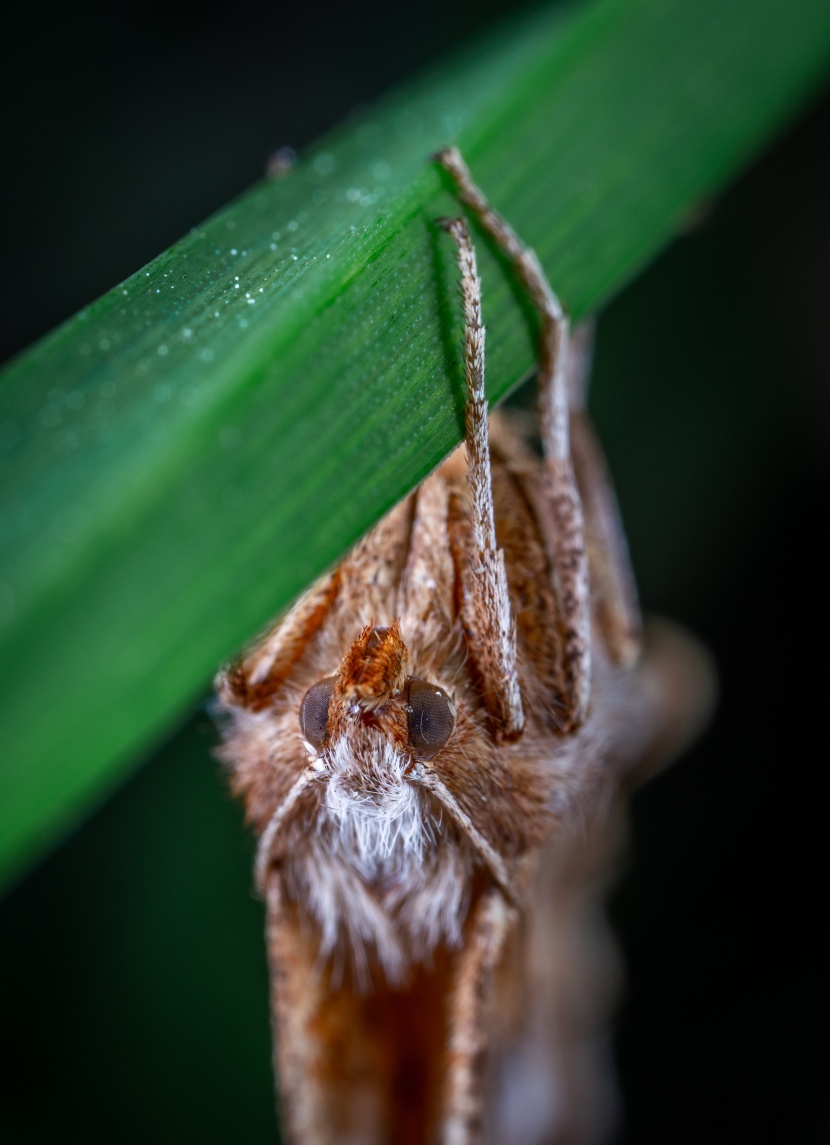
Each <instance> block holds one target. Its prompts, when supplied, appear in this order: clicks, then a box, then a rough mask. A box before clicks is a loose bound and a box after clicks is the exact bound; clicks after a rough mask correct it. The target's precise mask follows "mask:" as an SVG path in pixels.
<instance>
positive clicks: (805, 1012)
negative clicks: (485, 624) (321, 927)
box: [0, 0, 830, 1145]
mask: <svg viewBox="0 0 830 1145" xmlns="http://www.w3.org/2000/svg"><path fill="white" fill-rule="evenodd" d="M508 8H509V5H508V4H507V3H506V2H504V0H488V2H487V3H485V4H479V5H478V8H477V11H476V14H475V18H474V19H473V18H472V17H471V14H470V10H469V8H467V7H466V6H464V5H462V4H458V5H455V6H453V5H447V4H443V5H442V4H438V3H437V2H435V0H425V2H423V3H419V4H418V5H417V7H416V6H414V5H407V4H403V5H401V6H399V7H395V8H393V7H392V6H389V7H386V6H385V5H381V4H379V3H374V4H370V3H367V4H364V5H359V6H356V5H351V6H348V7H347V6H345V5H331V6H330V7H325V6H320V5H305V6H296V7H288V6H280V5H279V4H276V5H273V6H272V7H271V8H270V9H269V11H268V13H267V14H266V13H263V12H261V11H259V10H257V9H254V8H250V7H248V6H247V5H245V4H236V5H221V6H220V5H211V4H202V5H199V6H198V7H195V6H194V7H190V6H188V5H187V4H183V3H175V2H174V3H170V4H165V5H161V4H144V5H142V6H141V7H140V9H139V8H138V7H130V6H118V7H117V8H116V7H115V6H113V7H112V9H111V10H106V11H104V10H101V11H94V10H92V9H89V8H70V7H66V8H65V9H60V10H58V9H55V10H50V13H49V16H48V20H47V18H46V16H45V14H44V13H43V11H42V10H40V9H35V8H34V7H32V8H31V10H23V11H21V12H20V14H19V15H20V23H19V25H18V31H17V33H16V35H15V38H14V41H13V44H11V45H10V46H11V47H12V49H13V50H12V57H13V58H11V59H9V60H8V62H7V66H6V67H5V69H4V73H3V76H2V82H3V84H4V85H8V90H7V92H6V93H5V100H4V103H5V106H6V107H7V109H9V112H10V114H9V115H8V116H7V122H6V127H5V129H4V137H3V159H4V164H3V165H4V169H5V171H6V177H5V180H4V186H3V204H2V205H3V210H2V225H3V231H4V236H3V245H4V255H5V259H4V261H5V273H4V276H3V277H4V279H5V284H4V285H5V298H4V302H3V316H4V321H3V324H2V332H0V337H2V356H3V358H6V357H8V356H9V355H10V354H12V353H14V352H16V351H17V350H19V349H22V348H23V347H25V346H26V345H27V344H28V343H29V342H31V341H32V340H33V339H34V338H36V337H38V336H39V335H41V334H43V333H45V332H46V331H47V330H49V329H50V328H51V327H52V326H54V325H55V324H56V323H57V322H59V321H61V320H62V319H64V318H66V317H68V316H69V315H71V314H72V313H73V312H74V311H75V310H77V309H78V308H80V307H81V306H82V305H83V304H85V303H87V302H89V301H90V300H91V299H92V298H94V297H95V296H96V295H98V294H100V293H102V292H103V291H105V290H106V289H108V288H109V287H110V286H112V285H113V284H114V283H116V282H118V281H119V280H120V279H122V278H123V277H125V276H126V275H128V274H129V273H131V272H132V271H133V270H135V269H137V268H138V267H139V266H140V265H142V264H143V263H144V262H146V261H148V260H149V259H150V258H151V257H153V256H154V255H156V254H157V253H158V252H159V251H161V250H162V249H164V248H165V247H166V246H168V245H170V243H172V242H173V241H174V240H176V239H177V238H179V237H180V236H181V235H182V234H183V233H185V232H186V231H187V230H188V229H189V228H190V227H191V226H193V225H194V224H196V223H198V222H200V221H201V220H202V219H203V218H205V217H206V216H207V215H208V214H210V213H211V212H212V211H214V210H215V209H217V208H219V207H221V206H222V205H223V204H224V203H225V202H226V201H227V200H228V199H229V198H230V197H232V196H233V195H235V194H237V193H239V192H241V191H242V190H244V189H245V188H246V187H247V186H248V185H249V184H250V183H252V182H253V181H255V180H256V179H257V178H258V177H259V176H260V173H261V171H262V168H263V164H264V161H265V158H266V156H267V155H268V153H269V152H271V151H272V150H274V149H275V148H276V147H278V146H280V145H283V144H292V145H294V146H296V147H302V146H303V145H305V144H307V143H309V142H311V141H312V140H313V139H314V138H315V137H316V136H317V135H318V134H320V133H321V132H323V131H324V130H326V129H328V128H329V127H331V126H334V125H336V124H337V123H338V122H339V121H340V120H342V119H343V117H344V116H345V115H346V114H347V113H348V112H349V111H351V110H352V109H353V108H354V107H355V106H357V105H359V104H360V103H361V102H364V101H366V100H369V99H371V98H373V97H374V96H376V95H378V94H380V93H381V92H383V91H384V90H385V89H386V88H387V87H388V86H389V85H390V84H392V83H394V82H396V81H399V80H401V79H403V78H405V77H406V76H407V75H409V74H411V73H412V72H413V71H415V70H416V69H417V68H419V67H420V66H423V65H424V64H426V63H428V62H429V61H431V60H432V59H434V58H436V57H437V56H438V55H440V54H441V53H443V52H444V51H446V50H447V49H448V48H451V47H452V46H453V45H454V44H456V43H459V42H461V41H463V40H464V39H465V38H466V37H467V36H468V35H470V34H471V33H473V32H474V31H475V30H476V28H479V27H482V26H484V25H485V24H487V23H488V22H489V21H490V20H491V19H492V18H494V17H495V16H496V15H498V13H499V12H503V11H505V10H507V9H508ZM828 129H830V103H828V101H827V99H826V98H825V100H824V102H822V103H819V104H817V105H815V106H814V107H813V109H812V110H811V111H809V112H808V113H807V114H806V115H805V116H804V117H803V118H802V119H801V120H800V121H799V122H798V123H796V124H795V125H794V126H793V128H792V129H791V130H790V132H789V134H787V135H786V136H784V137H783V138H781V139H780V140H779V141H778V143H777V144H776V145H775V146H774V147H773V148H771V149H770V150H769V152H768V153H767V154H766V155H764V156H762V157H760V158H759V159H758V160H757V161H756V163H755V165H754V166H753V167H752V168H751V169H750V170H749V171H747V172H746V173H745V174H744V176H743V177H742V178H741V179H740V181H739V182H738V183H736V184H735V185H734V186H733V188H732V189H731V190H730V191H729V192H728V193H727V194H726V195H725V196H724V197H723V198H722V199H721V200H719V201H718V202H716V203H713V204H710V205H709V209H708V211H707V212H706V214H705V215H704V217H703V219H702V221H701V223H700V224H699V225H698V226H697V228H696V229H695V230H693V231H691V232H690V233H689V234H687V235H685V236H684V237H682V238H681V239H679V240H678V241H677V242H676V243H675V244H674V246H673V247H672V248H671V249H669V250H668V251H667V252H665V253H664V254H663V255H662V256H661V257H660V259H659V260H657V262H656V263H655V264H654V265H653V266H652V267H651V268H650V269H649V270H648V271H647V272H646V273H645V274H644V275H642V276H641V277H640V279H639V280H638V281H637V282H636V283H635V284H633V285H632V286H631V287H629V288H628V289H627V290H626V291H625V292H624V293H622V294H621V295H620V296H619V297H618V298H617V299H615V300H614V301H613V302H612V303H611V304H610V305H609V306H608V307H607V310H606V312H605V315H604V318H603V321H602V323H601V326H600V332H599V345H598V352H597V362H596V370H595V382H594V391H593V399H592V405H593V408H594V411H595V416H596V420H597V422H598V425H599V428H600V431H601V434H602V436H603V439H604V441H605V442H606V446H607V449H608V453H609V456H610V460H611V464H612V468H613V470H614V473H615V476H616V479H617V483H618V486H619V491H620V497H621V501H622V504H623V510H624V514H625V517H626V521H627V524H628V529H629V535H630V540H631V546H632V552H633V557H634V561H635V565H636V567H637V571H638V576H639V580H640V585H641V590H642V596H643V599H644V602H645V604H646V606H647V607H648V608H650V609H652V610H658V611H662V612H665V613H667V614H669V615H672V616H675V617H677V618H679V619H681V620H683V621H684V622H685V623H686V624H687V625H689V627H691V628H692V629H693V630H695V631H696V632H698V633H699V634H700V635H701V636H702V637H703V638H704V639H705V640H706V642H707V643H708V644H709V646H710V648H711V649H712V650H713V652H714V654H715V657H716V659H717V662H718V666H719V671H720V675H721V701H720V706H719V710H718V714H717V717H716V720H715V722H714V724H713V726H712V728H711V729H710V731H709V732H708V734H707V736H706V737H705V739H704V740H703V741H702V742H701V743H700V744H699V745H698V746H697V747H696V748H695V750H694V751H693V752H692V753H690V754H689V755H688V756H687V757H686V758H685V759H684V760H683V761H681V762H680V763H678V764H677V765H676V766H675V767H674V768H673V769H672V770H670V771H668V772H667V773H666V774H664V775H663V776H661V777H659V778H658V779H657V780H656V781H654V782H652V784H651V785H650V786H649V787H647V788H645V789H644V790H643V791H642V792H640V793H639V794H638V795H637V796H636V798H635V800H634V805H633V810H632V831H631V841H630V845H629V853H628V858H627V861H626V867H625V871H624V872H623V877H622V879H621V881H620V883H619V885H618V889H617V890H616V892H615V893H614V895H613V898H612V901H611V915H612V918H613V922H614V925H615V928H616V931H617V934H618V936H619V940H620V942H621V944H622V948H623V951H624V960H625V965H626V973H627V981H628V985H627V992H626V997H625V1000H624V1002H623V1005H622V1009H621V1013H620V1017H619V1022H618V1037H617V1053H618V1068H619V1072H620V1075H621V1079H622V1086H623V1094H624V1098H623V1104H624V1111H625V1123H624V1127H623V1129H622V1130H621V1135H620V1140H621V1141H625V1142H652V1141H654V1142H661V1143H662V1142H680V1143H684V1142H689V1143H691V1142H699V1141H701V1140H706V1141H727V1140H730V1141H731V1140H752V1141H754V1142H766V1141H770V1142H773V1141H775V1142H780V1141H787V1142H791V1141H799V1142H801V1141H804V1142H819V1141H825V1140H829V1139H830V1113H828V1104H827V1099H826V1088H827V1077H828V1075H829V1074H830V1062H828V1049H827V1039H826V1036H825V1030H826V1026H827V1023H828V1016H830V1015H829V1013H828V1011H829V1010H830V1007H828V985H827V963H828V954H830V950H828V945H830V944H828V939H827V933H826V923H825V925H824V926H822V923H824V916H825V915H826V900H827V891H826V878H827V875H826V872H827V867H826V862H825V857H826V835H827V827H826V822H827V817H828V816H827V811H826V803H825V797H823V796H822V795H821V791H822V790H823V785H822V775H823V772H824V771H825V770H826V768H827V760H826V757H827V750H826V747H825V746H824V728H825V711H826V704H825V690H826V684H825V672H824V663H825V659H824V655H825V653H824V648H825V642H826V637H825V635H824V634H825V632H826V627H825V624H824V611H825V608H824V601H825V596H826V585H827V573H826V568H825V564H824V562H823V560H822V558H821V557H820V553H819V541H820V537H821V536H822V534H824V535H826V533H827V527H826V512H827V497H826V493H827V481H828V463H827V456H828V451H827V446H828V428H829V427H830V416H829V415H830V397H828V394H829V393H830V391H828V386H827V379H828V366H830V338H829V337H828V301H829V299H828V267H830V222H828V203H830V178H828V169H827V163H826V155H827V151H828V147H827V141H828V138H830V132H829V131H828ZM678 145H679V146H681V145H682V141H680V140H679V141H678ZM44 705H45V710H44V718H48V699H46V700H45V701H44ZM213 742H214V733H213V731H212V729H211V726H210V723H209V720H208V719H207V717H206V716H204V715H203V714H201V713H197V714H196V715H195V716H194V717H193V719H192V720H191V721H190V723H188V724H187V725H186V726H185V727H183V728H182V729H181V730H180V731H179V732H178V733H177V734H176V735H174V736H173V738H172V739H171V741H170V742H169V743H168V744H167V745H166V746H164V747H163V748H162V749H161V750H160V751H159V752H158V754H157V755H156V757H155V758H154V759H152V760H151V761H150V762H149V763H148V764H147V766H146V767H145V768H144V769H143V770H142V771H140V772H139V773H138V774H137V775H136V776H135V777H134V778H133V779H132V780H130V781H129V782H128V783H127V784H126V785H125V786H124V787H123V788H122V789H121V791H120V792H119V793H118V794H117V795H116V796H115V797H114V798H113V799H112V800H111V801H110V802H109V803H108V804H107V805H106V806H105V807H104V808H102V809H101V810H100V811H99V812H98V813H97V814H96V815H95V816H94V817H93V818H92V819H91V820H90V821H88V822H87V824H86V825H85V826H84V827H83V828H82V829H80V830H79V831H77V832H76V833H75V834H74V835H73V836H72V837H71V838H69V839H68V840H66V841H65V843H64V844H63V845H62V846H61V847H60V848H59V849H58V850H57V851H56V852H55V853H54V854H53V855H52V856H51V857H50V858H49V859H47V860H46V861H45V862H44V863H43V864H42V865H41V866H40V867H39V868H38V869H37V870H35V871H34V872H32V873H31V874H30V875H29V876H28V877H27V878H26V879H25V880H24V881H23V882H22V883H21V884H20V885H19V886H18V887H17V888H15V889H14V890H13V891H12V892H11V893H10V894H9V895H8V897H7V898H6V899H5V900H4V901H3V902H2V903H0V1014H1V1015H2V1017H0V1028H2V1039H1V1040H0V1045H1V1046H2V1049H0V1053H2V1054H3V1056H4V1058H5V1061H4V1062H3V1063H2V1066H1V1067H0V1079H2V1080H0V1141H2V1142H26V1143H31V1142H40V1141H47V1140H48V1141H49V1142H55V1141H59V1142H75V1141H78V1142H89V1143H93V1142H97V1141H101V1142H104V1141H107V1142H109V1141H111V1140H113V1139H118V1140H120V1141H123V1142H131V1141H140V1140H146V1139H152V1140H154V1141H159V1142H168V1141H169V1142H172V1141H182V1140H184V1141H190V1140H193V1141H195V1140H198V1141H200V1142H201V1143H202V1145H207V1143H209V1142H219V1141H228V1140H240V1141H243V1140H244V1141H245V1142H250V1143H254V1142H259V1141H262V1142H266V1141H272V1140H273V1139H274V1129H273V1113H272V1099H271V1083H270V1076H269V1070H270V1067H269V1033H268V1022H267V1013H266V995H265V989H266V986H265V967H264V953H263V950H262V944H261V908H260V907H259V905H258V904H257V903H256V902H255V901H254V900H253V898H252V896H251V893H250V875H249V870H250V867H249V864H250V850H251V848H250V844H249V841H248V840H247V839H246V838H245V836H244V833H243V830H242V827H241V825H240V815H239V812H238V809H237V808H236V807H235V806H233V804H231V802H230V801H229V799H228V797H227V795H226V793H225V790H224V787H223V785H222V783H221V780H220V777H219V774H218V768H217V765H216V764H215V762H213V761H212V759H211V756H210V749H211V745H212V744H213Z"/></svg>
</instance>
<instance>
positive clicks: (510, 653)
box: [439, 219, 524, 740]
mask: <svg viewBox="0 0 830 1145" xmlns="http://www.w3.org/2000/svg"><path fill="white" fill-rule="evenodd" d="M439 222H440V224H441V225H442V226H443V227H444V229H445V230H446V231H447V232H448V234H449V235H450V236H451V238H452V239H453V241H454V242H455V245H456V249H457V254H458V266H459V269H460V271H461V294H462V298H463V300H464V368H465V373H466V376H467V404H466V408H465V429H466V433H465V443H466V446H467V477H468V482H469V488H470V525H471V535H470V537H469V538H467V539H466V545H467V551H466V553H465V558H466V559H465V561H464V565H465V567H464V572H463V574H462V577H461V581H462V584H461V588H462V596H461V610H462V615H463V618H464V628H465V630H466V633H467V642H468V645H469V647H470V652H471V655H472V658H473V660H474V662H475V664H476V667H477V669H478V671H479V673H480V675H481V682H482V691H483V694H484V700H485V703H486V704H487V709H488V711H489V713H490V716H491V719H492V721H493V725H494V731H495V734H496V736H497V737H498V738H499V739H503V740H511V739H516V738H517V737H518V736H519V735H520V734H521V732H522V729H523V728H524V709H523V707H522V694H521V690H520V688H519V675H518V670H517V666H516V623H515V620H514V618H513V610H512V607H511V604H510V594H509V591H508V586H507V571H506V569H505V564H504V554H503V553H502V551H501V549H499V548H498V547H497V544H496V524H495V512H494V508H493V488H492V481H491V476H490V442H489V438H488V434H487V398H486V397H485V393H484V326H483V325H482V322H481V283H480V281H479V278H478V270H477V267H476V257H475V250H474V249H473V244H472V242H471V241H470V234H469V231H468V230H467V224H466V223H465V222H464V220H463V219H440V220H439Z"/></svg>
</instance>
